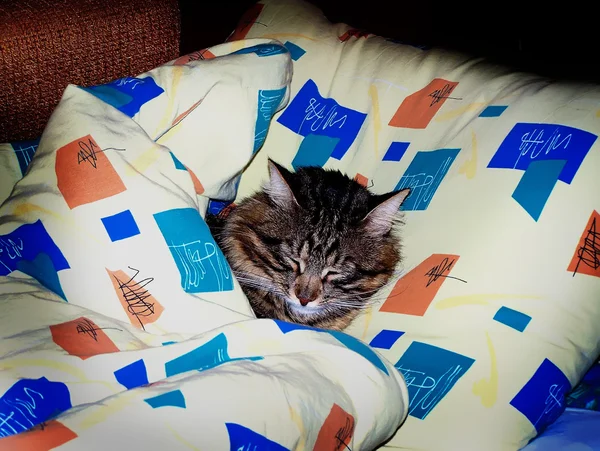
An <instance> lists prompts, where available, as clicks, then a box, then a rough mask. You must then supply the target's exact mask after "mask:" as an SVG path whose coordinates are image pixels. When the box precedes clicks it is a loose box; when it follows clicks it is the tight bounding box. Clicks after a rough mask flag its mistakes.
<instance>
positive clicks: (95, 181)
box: [54, 135, 127, 209]
mask: <svg viewBox="0 0 600 451" xmlns="http://www.w3.org/2000/svg"><path fill="white" fill-rule="evenodd" d="M108 150H109V149H102V148H101V147H100V146H99V145H98V143H96V141H95V140H94V138H92V137H91V136H90V135H87V136H84V137H83V138H79V139H76V140H75V141H73V142H70V143H69V144H67V145H66V146H63V147H61V148H60V149H58V150H57V151H56V163H55V166H54V170H55V171H56V179H57V183H58V189H59V190H60V192H61V194H62V195H63V197H64V199H65V201H66V202H67V205H68V206H69V208H71V209H73V208H75V207H78V206H80V205H84V204H89V203H92V202H96V201H98V200H101V199H106V198H107V197H111V196H114V195H116V194H119V193H122V192H123V191H125V190H126V189H127V188H125V184H124V183H123V180H121V177H119V174H117V171H115V168H114V167H113V165H112V163H111V162H110V160H109V159H108V157H107V156H106V155H105V153H104V152H105V151H108ZM124 150H125V149H110V151H111V152H116V151H124Z"/></svg>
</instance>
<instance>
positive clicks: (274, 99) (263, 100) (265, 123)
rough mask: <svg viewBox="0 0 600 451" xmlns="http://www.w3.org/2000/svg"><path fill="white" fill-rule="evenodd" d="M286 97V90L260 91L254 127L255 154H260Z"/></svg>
mask: <svg viewBox="0 0 600 451" xmlns="http://www.w3.org/2000/svg"><path fill="white" fill-rule="evenodd" d="M284 95H285V88H281V89H262V90H259V91H258V112H257V115H256V124H255V126H254V149H253V151H254V153H256V152H258V149H260V148H261V146H262V145H263V143H264V142H265V139H266V137H267V132H268V130H269V123H270V122H271V118H272V117H273V115H274V114H275V113H276V112H277V111H279V107H280V106H281V101H282V100H283V96H284Z"/></svg>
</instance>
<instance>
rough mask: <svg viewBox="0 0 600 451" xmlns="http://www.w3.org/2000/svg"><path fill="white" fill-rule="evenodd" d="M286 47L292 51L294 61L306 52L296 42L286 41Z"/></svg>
mask: <svg viewBox="0 0 600 451" xmlns="http://www.w3.org/2000/svg"><path fill="white" fill-rule="evenodd" d="M283 45H284V46H285V48H286V49H288V51H289V52H290V56H291V57H292V59H293V60H294V61H298V60H299V59H300V58H302V56H303V55H304V54H305V53H306V50H304V49H303V48H302V47H300V46H298V45H296V44H294V43H293V42H290V41H286V42H285V43H284V44H283Z"/></svg>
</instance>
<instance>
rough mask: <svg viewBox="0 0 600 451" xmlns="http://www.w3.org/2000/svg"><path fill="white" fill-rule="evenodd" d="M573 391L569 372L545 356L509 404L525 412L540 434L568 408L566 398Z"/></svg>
mask: <svg viewBox="0 0 600 451" xmlns="http://www.w3.org/2000/svg"><path fill="white" fill-rule="evenodd" d="M570 391H571V383H570V382H569V379H567V376H565V375H564V373H563V372H562V371H561V370H560V369H559V368H558V367H557V366H556V365H555V364H554V363H552V362H551V361H550V360H548V359H544V361H543V362H542V364H541V365H540V366H539V368H538V369H537V370H536V372H535V373H534V375H533V376H532V377H531V379H529V381H528V382H527V383H526V384H525V386H524V387H523V388H522V389H521V391H519V393H517V395H516V396H515V397H514V398H513V399H512V401H511V402H510V405H511V406H513V407H514V408H515V409H517V410H518V411H519V412H521V413H522V414H523V415H525V416H526V417H527V419H528V420H529V421H530V422H531V424H533V426H534V427H535V430H536V431H537V432H538V434H539V433H540V432H542V431H543V430H544V429H545V428H546V426H548V425H550V424H552V423H553V422H554V421H555V420H556V419H557V418H558V417H559V415H560V414H561V413H562V412H563V411H564V410H565V407H566V406H565V404H566V400H565V398H566V395H567V394H568V393H569V392H570Z"/></svg>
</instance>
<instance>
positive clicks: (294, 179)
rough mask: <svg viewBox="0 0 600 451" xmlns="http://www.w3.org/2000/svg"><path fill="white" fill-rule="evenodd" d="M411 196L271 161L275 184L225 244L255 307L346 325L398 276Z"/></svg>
mask: <svg viewBox="0 0 600 451" xmlns="http://www.w3.org/2000/svg"><path fill="white" fill-rule="evenodd" d="M408 194H409V190H408V189H405V190H402V191H398V192H393V193H388V194H383V195H376V194H373V193H371V192H370V191H369V190H368V189H367V188H365V187H363V186H362V185H360V184H359V183H358V182H356V181H354V180H352V179H350V178H349V177H347V176H345V175H343V174H342V173H340V172H339V171H331V170H324V169H322V168H318V167H304V168H300V169H298V170H297V172H295V173H293V172H290V171H288V170H286V169H285V168H283V167H281V166H279V165H278V164H276V163H274V162H273V161H271V160H269V180H268V182H267V183H266V184H265V186H264V189H263V190H262V191H260V192H259V193H257V194H255V195H253V196H250V197H249V198H247V199H245V200H244V201H242V202H241V203H240V204H239V205H238V206H237V207H236V208H234V209H233V210H232V211H231V213H230V216H229V217H228V219H227V226H226V229H225V234H224V235H225V236H224V243H223V245H224V248H225V251H226V253H227V254H228V257H229V261H230V263H231V265H232V268H233V270H234V273H235V274H236V276H237V278H238V280H239V282H240V284H241V285H242V286H243V287H244V288H246V289H249V290H251V291H254V292H256V293H257V296H255V297H254V299H253V297H252V296H251V297H250V300H251V302H252V303H253V308H254V309H255V310H257V311H261V312H266V316H270V315H269V312H270V313H271V315H275V316H277V315H278V314H279V316H278V317H279V318H289V319H291V320H292V321H295V322H299V323H303V324H309V325H315V326H317V327H319V326H322V325H323V324H327V325H329V327H334V328H335V327H336V325H339V326H340V327H338V328H343V327H346V326H347V325H348V324H349V322H350V321H351V320H352V319H353V318H354V317H355V316H356V315H357V313H358V312H359V311H361V310H362V309H364V308H365V307H366V306H367V305H368V302H369V299H370V298H371V297H372V296H373V295H374V294H375V293H376V292H377V291H378V290H379V289H380V288H381V287H382V286H383V285H385V284H386V283H387V282H388V281H389V279H390V277H391V276H392V275H393V274H394V271H395V267H396V265H397V263H398V262H399V260H400V240H399V237H398V236H397V234H396V230H395V227H394V226H395V224H396V223H397V222H398V210H399V208H400V206H401V205H402V202H403V201H404V200H405V199H406V197H407V196H408ZM265 294H266V296H265ZM262 297H264V298H265V300H264V302H267V303H270V304H272V305H259V304H260V303H261V302H262V301H261V300H260V299H262ZM257 299H258V300H257Z"/></svg>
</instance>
